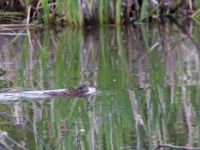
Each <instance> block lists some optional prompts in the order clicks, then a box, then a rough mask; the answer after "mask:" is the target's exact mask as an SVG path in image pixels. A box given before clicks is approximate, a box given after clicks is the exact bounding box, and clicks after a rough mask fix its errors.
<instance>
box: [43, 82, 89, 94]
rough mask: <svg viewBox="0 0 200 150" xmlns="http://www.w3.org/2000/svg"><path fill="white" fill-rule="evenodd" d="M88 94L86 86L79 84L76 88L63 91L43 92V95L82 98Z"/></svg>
mask: <svg viewBox="0 0 200 150" xmlns="http://www.w3.org/2000/svg"><path fill="white" fill-rule="evenodd" d="M87 92H88V86H87V85H85V84H81V85H80V86H78V87H71V88H67V89H65V90H64V91H51V92H45V93H44V94H46V95H50V96H83V95H84V94H86V93H87Z"/></svg>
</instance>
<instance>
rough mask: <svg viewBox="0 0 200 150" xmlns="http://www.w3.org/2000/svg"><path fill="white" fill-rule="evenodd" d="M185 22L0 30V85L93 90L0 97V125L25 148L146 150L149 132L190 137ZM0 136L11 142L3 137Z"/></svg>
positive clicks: (195, 103) (199, 96)
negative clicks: (90, 90) (77, 94)
mask: <svg viewBox="0 0 200 150" xmlns="http://www.w3.org/2000/svg"><path fill="white" fill-rule="evenodd" d="M186 28H187V29H188V30H187V31H188V33H184V32H183V31H182V30H181V29H180V28H179V27H178V26H177V25H175V24H171V23H169V24H166V25H163V26H158V25H138V26H136V27H132V26H130V27H126V28H119V27H116V28H113V27H112V28H111V27H102V28H98V29H95V30H90V29H87V30H85V31H83V30H82V29H71V28H63V29H44V30H42V31H29V32H28V33H30V34H28V35H23V36H17V37H16V36H8V35H7V36H3V35H1V36H0V38H1V39H2V41H3V42H2V43H1V47H0V60H1V64H0V67H1V70H0V75H1V76H0V79H1V80H0V87H1V91H2V93H3V92H5V91H8V90H27V89H31V90H33V89H34V90H44V89H59V88H66V87H73V86H77V85H79V84H80V83H86V84H88V85H90V86H92V87H95V88H97V93H96V94H95V95H91V96H89V97H86V98H64V97H52V98H46V99H38V100H37V99H34V100H31V99H21V100H19V101H13V102H11V101H9V102H5V101H4V102H0V112H7V115H5V114H2V113H1V114H0V120H1V121H0V130H1V131H5V132H7V133H8V136H9V137H11V138H12V139H14V140H15V141H16V142H17V143H19V144H21V145H24V146H25V147H26V148H28V149H31V150H43V149H45V150H52V149H56V150H70V149H72V150H74V149H75V150H78V149H81V150H82V149H83V150H95V149H98V150H106V149H107V150H110V149H111V150H118V149H119V150H134V149H137V150H146V149H147V150H148V149H153V148H154V147H156V146H157V143H158V142H160V143H161V144H164V143H165V144H169V143H173V144H175V145H179V146H188V147H200V119H199V118H200V110H199V108H200V70H199V69H200V60H199V55H200V52H199V50H200V49H199V44H198V43H199V41H200V36H199V35H200V28H199V27H196V26H193V25H190V26H189V25H188V26H187V27H186ZM25 33H27V31H25ZM198 33H199V34H198ZM0 142H1V143H3V144H6V145H7V146H8V147H9V149H11V148H13V149H17V147H16V146H15V145H12V142H10V141H9V140H8V139H5V138H2V139H1V141H0Z"/></svg>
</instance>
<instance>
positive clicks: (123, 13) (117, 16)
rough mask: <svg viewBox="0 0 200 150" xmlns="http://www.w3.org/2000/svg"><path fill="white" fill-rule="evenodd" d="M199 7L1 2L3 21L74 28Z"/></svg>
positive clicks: (116, 0)
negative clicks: (63, 23) (4, 3)
mask: <svg viewBox="0 0 200 150" xmlns="http://www.w3.org/2000/svg"><path fill="white" fill-rule="evenodd" d="M199 6H200V2H199V1H181V2H175V3H172V0H168V1H167V2H166V4H165V3H164V4H163V2H162V1H160V2H157V1H153V0H152V1H148V0H141V1H139V0H128V1H127V0H110V1H107V0H83V1H81V0H73V1H70V0H56V1H50V0H24V1H22V0H16V1H14V0H11V1H9V3H8V5H7V6H6V7H5V6H4V5H3V2H2V3H1V2H0V20H1V21H2V20H5V21H7V22H16V21H18V23H20V21H21V22H22V21H23V20H24V19H28V20H29V18H30V21H31V22H38V21H39V22H41V19H42V20H43V22H44V23H45V24H48V23H49V22H53V23H55V24H57V23H59V21H60V20H62V22H63V21H64V22H66V24H68V25H71V26H82V25H84V24H94V23H95V24H123V23H124V22H126V23H128V22H132V21H138V20H139V21H145V20H146V19H148V18H150V17H153V16H157V17H160V16H162V15H164V16H165V15H171V14H173V15H174V14H175V16H178V15H176V14H181V12H183V10H185V12H190V13H191V12H193V11H194V10H197V9H198V8H199ZM29 9H30V11H29ZM19 13H20V14H21V16H20V17H19ZM190 13H189V14H186V15H190ZM8 14H9V15H8ZM2 16H3V17H2ZM5 16H6V17H5ZM8 16H9V17H8ZM55 18H56V19H55ZM27 23H29V22H27Z"/></svg>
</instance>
